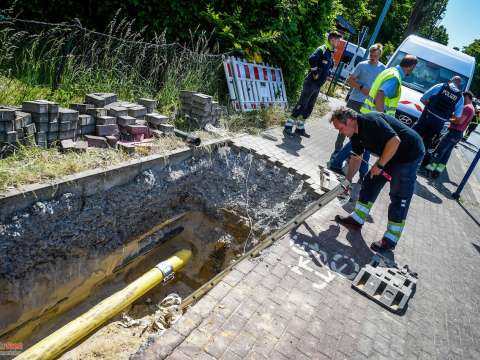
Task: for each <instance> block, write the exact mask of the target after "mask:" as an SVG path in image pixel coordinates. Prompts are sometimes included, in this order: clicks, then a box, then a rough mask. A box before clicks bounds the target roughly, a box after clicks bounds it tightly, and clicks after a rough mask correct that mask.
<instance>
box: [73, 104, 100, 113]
mask: <svg viewBox="0 0 480 360" xmlns="http://www.w3.org/2000/svg"><path fill="white" fill-rule="evenodd" d="M94 107H95V105H93V104H70V109H73V110H76V111H78V112H79V113H80V114H87V110H88V109H93V108H94Z"/></svg>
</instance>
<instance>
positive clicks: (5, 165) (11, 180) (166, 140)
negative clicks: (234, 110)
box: [0, 131, 216, 191]
mask: <svg viewBox="0 0 480 360" xmlns="http://www.w3.org/2000/svg"><path fill="white" fill-rule="evenodd" d="M196 135H198V136H200V138H201V139H202V140H203V141H205V140H210V139H214V138H216V136H215V135H212V134H209V133H207V132H205V131H198V132H196ZM181 147H186V145H185V143H184V142H183V140H181V139H179V138H178V137H175V136H165V137H163V138H160V139H156V140H155V141H152V142H150V143H148V144H145V145H144V146H142V147H137V148H136V153H135V154H133V155H128V154H126V153H124V152H122V151H117V150H114V149H94V148H89V149H88V151H87V152H83V153H75V152H67V153H61V152H60V151H59V150H58V149H56V148H50V149H43V148H39V147H34V146H22V145H20V146H18V147H17V148H16V149H15V151H14V152H13V153H12V154H11V155H10V156H8V157H7V158H5V159H1V160H0V191H6V190H9V189H13V188H18V187H20V186H21V185H26V184H32V183H38V182H45V181H49V180H54V179H57V178H60V177H62V176H66V175H71V174H75V173H78V172H81V171H84V170H89V169H95V168H103V169H104V168H107V167H109V166H111V165H115V164H119V163H121V162H123V161H127V160H131V159H135V158H140V157H143V156H147V155H153V154H160V155H163V154H167V153H168V152H169V151H172V150H175V149H178V148H181Z"/></svg>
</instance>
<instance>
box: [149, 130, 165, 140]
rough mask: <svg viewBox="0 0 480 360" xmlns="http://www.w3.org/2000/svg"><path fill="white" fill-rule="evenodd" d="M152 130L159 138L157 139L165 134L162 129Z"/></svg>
mask: <svg viewBox="0 0 480 360" xmlns="http://www.w3.org/2000/svg"><path fill="white" fill-rule="evenodd" d="M150 132H151V133H152V135H153V136H154V137H155V138H157V139H160V138H161V137H163V136H165V134H164V133H163V131H160V130H150Z"/></svg>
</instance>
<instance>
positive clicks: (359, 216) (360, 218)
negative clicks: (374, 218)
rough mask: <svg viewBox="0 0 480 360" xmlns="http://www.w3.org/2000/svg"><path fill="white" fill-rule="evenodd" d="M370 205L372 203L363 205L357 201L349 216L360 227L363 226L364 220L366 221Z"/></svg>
mask: <svg viewBox="0 0 480 360" xmlns="http://www.w3.org/2000/svg"><path fill="white" fill-rule="evenodd" d="M372 205H373V203H363V202H361V201H357V203H356V204H355V209H354V210H353V213H352V214H351V216H352V218H353V219H354V220H355V221H356V222H358V223H359V224H360V225H363V224H365V220H367V217H368V214H369V213H370V209H371V208H372Z"/></svg>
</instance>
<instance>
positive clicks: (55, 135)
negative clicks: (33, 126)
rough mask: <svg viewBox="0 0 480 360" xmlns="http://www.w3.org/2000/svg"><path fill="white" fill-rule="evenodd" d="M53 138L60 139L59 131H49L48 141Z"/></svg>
mask: <svg viewBox="0 0 480 360" xmlns="http://www.w3.org/2000/svg"><path fill="white" fill-rule="evenodd" d="M53 140H58V131H50V132H48V133H47V141H48V142H52V141H53Z"/></svg>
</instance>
